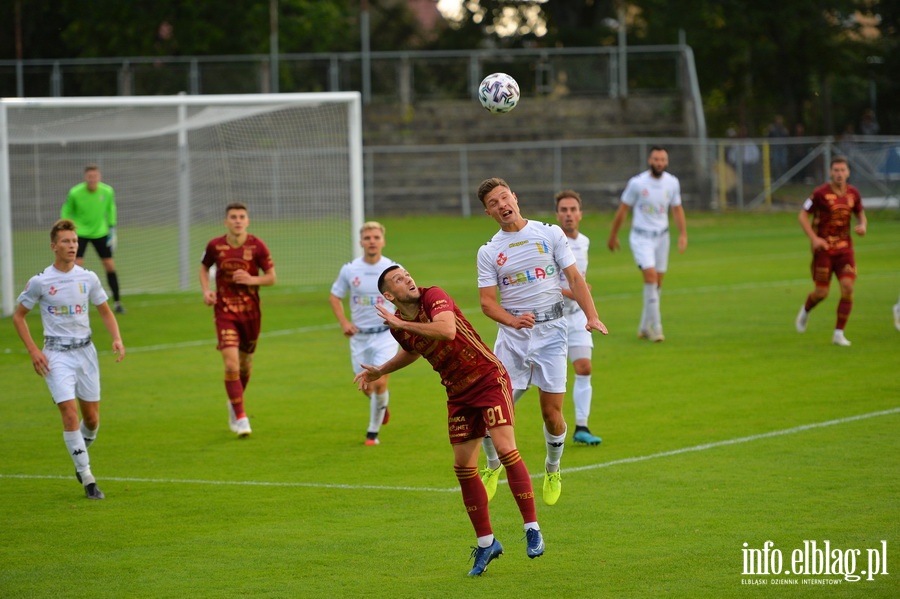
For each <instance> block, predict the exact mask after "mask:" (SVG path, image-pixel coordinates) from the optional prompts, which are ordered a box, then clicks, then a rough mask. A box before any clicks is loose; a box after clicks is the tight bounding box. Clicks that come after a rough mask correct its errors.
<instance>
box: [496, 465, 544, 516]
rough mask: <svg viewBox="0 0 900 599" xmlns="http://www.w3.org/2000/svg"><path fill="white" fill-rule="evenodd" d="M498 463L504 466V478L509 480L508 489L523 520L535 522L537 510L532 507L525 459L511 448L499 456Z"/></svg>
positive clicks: (532, 497)
mask: <svg viewBox="0 0 900 599" xmlns="http://www.w3.org/2000/svg"><path fill="white" fill-rule="evenodd" d="M500 463H502V464H503V465H504V466H506V480H507V482H509V490H510V491H512V494H513V497H515V499H516V503H517V504H518V506H519V511H520V512H521V513H522V521H523V522H526V523H527V522H537V510H535V507H534V489H533V488H532V486H531V476H529V475H528V468H527V467H526V466H525V460H523V459H522V456H520V455H519V450H518V449H513V450H512V451H510V452H509V453H507V454H504V455H502V456H500Z"/></svg>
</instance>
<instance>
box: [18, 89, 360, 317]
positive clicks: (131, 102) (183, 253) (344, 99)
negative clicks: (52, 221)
mask: <svg viewBox="0 0 900 599" xmlns="http://www.w3.org/2000/svg"><path fill="white" fill-rule="evenodd" d="M325 103H327V104H335V103H343V104H346V105H347V129H346V130H347V133H348V135H347V147H346V152H347V155H346V156H347V164H348V165H349V170H350V172H349V174H348V181H349V190H348V195H349V198H350V219H349V220H350V222H348V223H347V226H348V227H349V228H350V239H351V242H352V243H351V245H352V247H351V248H349V255H351V256H352V257H358V256H360V255H361V248H360V246H359V229H360V227H361V226H362V224H363V220H364V214H363V210H364V208H363V201H364V200H363V150H362V105H361V104H362V103H361V96H360V94H359V92H323V93H295V94H225V95H184V94H180V95H177V96H137V97H127V96H111V97H81V98H0V313H2V315H3V316H8V315H10V314H12V313H13V311H14V309H15V305H14V302H15V298H16V293H17V290H16V289H15V288H14V285H15V277H14V275H15V273H14V261H13V256H14V253H13V252H14V251H15V248H14V247H13V218H12V216H13V214H12V207H13V205H14V202H13V200H14V198H13V196H12V189H11V175H12V173H11V169H12V168H13V167H12V162H11V151H10V145H11V143H15V142H14V141H11V138H10V127H11V126H12V125H13V123H11V122H10V120H9V119H10V114H9V113H10V110H11V109H13V108H16V109H26V110H27V109H29V108H44V109H48V108H49V109H52V108H84V109H92V108H96V109H111V108H117V107H122V108H125V107H160V106H166V107H177V109H178V117H179V121H178V124H177V125H175V126H174V127H173V128H170V130H169V131H168V133H169V134H174V133H177V139H178V147H177V148H172V151H173V152H176V153H177V154H176V155H177V156H178V165H179V167H180V168H179V171H178V173H179V174H178V184H177V186H178V218H177V221H178V228H179V231H181V232H184V231H186V230H187V229H188V228H189V227H190V226H191V222H190V211H189V206H190V204H191V202H190V193H191V191H190V164H189V161H188V159H187V157H186V156H185V154H186V153H185V152H184V150H185V149H186V148H187V141H186V140H187V135H188V127H187V126H185V125H184V123H185V119H184V115H185V114H186V113H187V110H188V107H204V106H225V107H238V108H239V107H241V106H254V105H255V106H259V105H273V106H276V105H292V106H312V107H315V106H318V105H322V104H325ZM53 135H54V133H53V130H52V128H48V129H47V130H46V131H43V132H42V136H43V137H42V142H57V143H59V144H60V145H65V144H66V143H67V142H69V141H71V140H68V139H65V138H61V137H57V138H54V137H53ZM126 139H127V138H126ZM77 182H78V180H77V179H73V180H72V184H73V185H74V184H75V183H77ZM54 197H55V196H54ZM55 199H57V200H59V202H60V205H61V203H62V200H64V199H65V197H64V196H63V197H62V198H58V197H55ZM235 199H236V200H241V198H235ZM223 208H224V203H223ZM251 210H252V208H251ZM120 212H121V208H120ZM47 230H48V231H49V227H48V228H47ZM187 239H188V236H187V235H185V234H181V235H180V236H179V248H178V262H179V264H178V270H179V288H180V289H182V290H186V289H188V287H189V281H190V282H193V283H196V270H197V268H198V265H199V256H198V255H197V256H191V255H190V251H189V248H188V247H187V244H188V241H187ZM48 243H49V242H48ZM46 257H47V263H49V261H50V260H51V258H52V257H51V255H50V253H49V251H48V252H47V254H46ZM275 258H276V262H277V258H278V256H275ZM174 266H175V265H173V268H174ZM335 272H337V271H335ZM101 279H102V276H101Z"/></svg>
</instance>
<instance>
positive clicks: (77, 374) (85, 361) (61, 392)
mask: <svg viewBox="0 0 900 599" xmlns="http://www.w3.org/2000/svg"><path fill="white" fill-rule="evenodd" d="M44 355H45V356H47V361H48V362H49V364H48V365H49V366H50V372H48V373H47V375H46V376H45V377H44V380H45V381H47V387H49V389H50V395H51V396H52V397H53V402H54V403H57V404H60V403H62V402H64V401H69V400H71V399H80V400H82V401H100V363H99V362H98V360H97V348H96V347H94V344H93V343H91V344H89V345H85V346H84V347H79V348H77V349H70V350H68V351H54V350H49V349H45V350H44Z"/></svg>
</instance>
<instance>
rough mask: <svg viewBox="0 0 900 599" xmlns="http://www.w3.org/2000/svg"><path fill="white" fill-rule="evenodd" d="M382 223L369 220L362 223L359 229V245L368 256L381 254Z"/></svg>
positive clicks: (382, 239) (382, 244)
mask: <svg viewBox="0 0 900 599" xmlns="http://www.w3.org/2000/svg"><path fill="white" fill-rule="evenodd" d="M384 244H385V241H384V225H382V224H381V223H379V222H377V221H374V220H370V221H367V222H365V223H363V226H362V227H360V229H359V245H360V246H361V247H362V249H363V251H365V253H366V256H368V257H369V258H376V257H378V256H381V250H383V249H384Z"/></svg>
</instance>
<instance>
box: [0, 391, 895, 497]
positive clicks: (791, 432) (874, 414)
mask: <svg viewBox="0 0 900 599" xmlns="http://www.w3.org/2000/svg"><path fill="white" fill-rule="evenodd" d="M898 413H900V407H897V408H891V409H890V410H882V411H880V412H869V413H868V414H860V415H857V416H847V417H846V418H837V419H835V420H826V421H825V422H815V423H812V424H801V425H800V426H795V427H792V428H786V429H782V430H779V431H771V432H768V433H760V434H758V435H750V436H748V437H738V438H736V439H726V440H724V441H716V442H713V443H703V444H701V445H694V446H693V447H684V448H682V449H673V450H672V451H663V452H660V453H653V454H650V455H644V456H636V457H633V458H623V459H621V460H613V461H612V462H601V463H599V464H591V465H588V466H578V467H576V468H566V469H563V470H562V472H563V473H567V474H568V473H572V472H583V471H585V470H597V469H599V468H609V467H612V466H621V465H623V464H634V463H637V462H646V461H649V460H655V459H658V458H667V457H672V456H678V455H683V454H686V453H693V452H697V451H706V450H708V449H715V448H717V447H727V446H729V445H738V444H741V443H749V442H751V441H759V440H761V439H769V438H772V437H780V436H783V435H794V434H797V433H802V432H805V431H808V430H812V429H817V428H824V427H828V426H837V425H839V424H847V423H849V422H856V421H858V420H865V419H867V418H876V417H879V416H890V415H892V414H898ZM542 476H543V473H541V474H532V475H531V478H533V479H536V478H540V477H542ZM2 478H9V479H13V478H15V479H42V480H47V479H61V480H69V479H71V478H72V477H71V475H69V476H60V475H40V474H2V473H0V479H2ZM101 480H107V481H108V480H112V481H117V482H134V483H153V484H160V483H161V484H193V485H217V486H249V487H307V488H312V489H349V490H377V491H417V492H429V493H455V492H458V491H459V487H456V486H454V487H450V488H436V487H397V486H389V485H338V484H330V483H313V482H265V481H251V480H203V479H163V478H131V477H106V476H105V477H103V478H102V479H101ZM500 482H501V483H506V482H507V481H506V480H505V479H504V480H501V481H500Z"/></svg>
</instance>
